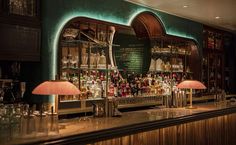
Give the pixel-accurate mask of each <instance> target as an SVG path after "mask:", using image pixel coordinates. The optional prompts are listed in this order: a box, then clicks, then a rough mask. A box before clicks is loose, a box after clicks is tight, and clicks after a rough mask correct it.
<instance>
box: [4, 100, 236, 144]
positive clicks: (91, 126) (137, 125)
mask: <svg viewBox="0 0 236 145" xmlns="http://www.w3.org/2000/svg"><path fill="white" fill-rule="evenodd" d="M194 106H196V107H197V108H196V109H186V108H151V109H146V110H140V111H132V112H125V113H122V116H121V117H102V118H94V117H91V116H90V117H88V118H89V119H88V118H87V120H82V119H81V118H73V119H64V120H59V121H58V122H54V123H53V125H52V126H50V127H48V130H47V132H46V133H45V134H39V133H35V134H34V135H33V136H28V137H27V136H25V135H23V134H22V133H19V134H18V135H12V134H14V132H13V133H11V135H12V137H9V136H8V137H3V135H1V141H0V144H91V143H96V142H100V143H101V142H102V141H104V140H110V139H113V138H117V137H122V136H127V135H131V134H138V133H142V132H146V131H152V130H156V129H161V128H166V127H171V126H176V125H180V124H185V123H190V122H196V121H199V120H205V119H209V118H214V117H218V116H224V115H233V116H234V119H235V116H236V103H235V102H229V101H227V102H221V103H217V104H216V103H204V104H194ZM49 120H50V119H49ZM44 125H45V124H44ZM52 127H53V128H54V129H53V130H52ZM232 127H233V128H234V131H235V130H236V129H235V127H236V126H235V125H234V126H232ZM1 131H2V130H1ZM1 134H3V132H1ZM129 142H130V141H129ZM107 144H110V143H107ZM113 144H118V143H113ZM154 144H156V143H154Z"/></svg>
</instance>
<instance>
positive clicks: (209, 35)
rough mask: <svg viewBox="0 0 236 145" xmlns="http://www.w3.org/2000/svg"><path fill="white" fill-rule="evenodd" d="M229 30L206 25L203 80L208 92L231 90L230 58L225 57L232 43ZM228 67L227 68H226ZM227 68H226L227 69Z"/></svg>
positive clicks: (204, 32)
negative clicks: (229, 80) (229, 82)
mask: <svg viewBox="0 0 236 145" xmlns="http://www.w3.org/2000/svg"><path fill="white" fill-rule="evenodd" d="M229 34H230V33H229V32H225V31H222V30H217V29H213V28H211V27H207V26H205V27H204V31H203V36H204V39H203V57H202V80H203V82H204V83H205V85H206V86H207V90H206V93H210V94H214V93H217V92H219V91H221V90H225V91H226V92H227V91H228V90H229V86H227V84H228V82H227V80H228V79H229V73H228V71H229V68H230V65H229V61H225V59H229V58H227V57H225V56H226V55H227V52H229V51H230V45H231V43H232V39H231V37H230V36H231V35H229ZM226 67H227V68H226ZM225 68H226V69H225Z"/></svg>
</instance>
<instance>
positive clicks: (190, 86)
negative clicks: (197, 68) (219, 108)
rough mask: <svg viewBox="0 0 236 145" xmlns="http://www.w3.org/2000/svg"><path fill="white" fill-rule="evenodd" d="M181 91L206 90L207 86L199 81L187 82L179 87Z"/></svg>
mask: <svg viewBox="0 0 236 145" xmlns="http://www.w3.org/2000/svg"><path fill="white" fill-rule="evenodd" d="M177 88H179V89H206V86H205V85H204V84H202V83H201V82H199V81H197V80H185V81H183V82H181V83H179V84H178V85H177Z"/></svg>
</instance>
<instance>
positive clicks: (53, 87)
mask: <svg viewBox="0 0 236 145" xmlns="http://www.w3.org/2000/svg"><path fill="white" fill-rule="evenodd" d="M32 94H38V95H77V94H80V90H79V89H78V88H77V87H76V86H75V85H73V84H72V83H70V82H68V81H61V80H60V81H58V80H51V81H45V82H43V83H41V84H39V85H38V86H37V87H36V88H34V90H33V91H32Z"/></svg>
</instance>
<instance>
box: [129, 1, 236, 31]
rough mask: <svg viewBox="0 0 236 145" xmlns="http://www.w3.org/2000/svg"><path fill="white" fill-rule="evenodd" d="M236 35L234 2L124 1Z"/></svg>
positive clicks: (235, 7) (235, 8) (235, 3)
mask: <svg viewBox="0 0 236 145" xmlns="http://www.w3.org/2000/svg"><path fill="white" fill-rule="evenodd" d="M126 1H128V2H131V3H135V4H138V5H142V6H145V7H149V8H152V9H155V10H158V11H162V12H166V13H169V14H172V15H176V16H179V17H183V18H187V19H190V20H193V21H196V22H200V23H203V24H205V25H209V26H212V27H216V28H218V29H223V30H227V31H231V32H233V33H236V0H126Z"/></svg>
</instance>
